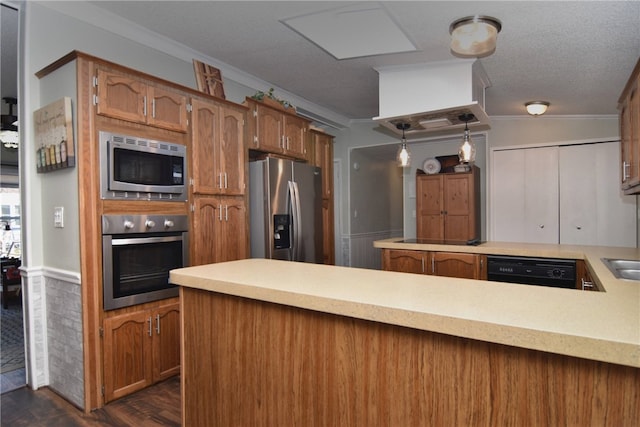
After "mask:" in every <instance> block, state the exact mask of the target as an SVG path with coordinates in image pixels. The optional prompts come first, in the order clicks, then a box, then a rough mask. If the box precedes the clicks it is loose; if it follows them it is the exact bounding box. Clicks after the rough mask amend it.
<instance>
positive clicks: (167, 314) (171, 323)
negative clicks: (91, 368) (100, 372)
mask: <svg viewBox="0 0 640 427" xmlns="http://www.w3.org/2000/svg"><path fill="white" fill-rule="evenodd" d="M123 311H124V312H123V314H116V315H113V316H111V317H107V318H106V319H105V320H104V401H105V403H106V402H109V401H111V400H115V399H118V398H120V397H123V396H126V395H128V394H131V393H133V392H135V391H138V390H141V389H143V388H145V387H148V386H150V385H151V384H154V383H156V382H158V381H162V380H164V379H166V378H169V377H170V376H173V375H177V374H179V373H180V304H179V303H178V302H175V301H173V302H171V303H159V304H157V305H156V306H153V307H149V306H148V305H147V306H145V308H144V309H142V310H137V311H130V310H123Z"/></svg>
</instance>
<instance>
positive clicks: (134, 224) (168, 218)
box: [102, 215, 189, 235]
mask: <svg viewBox="0 0 640 427" xmlns="http://www.w3.org/2000/svg"><path fill="white" fill-rule="evenodd" d="M188 227H189V219H188V217H187V215H103V216H102V234H103V235H105V234H134V233H135V234H137V233H168V232H174V231H187V230H188Z"/></svg>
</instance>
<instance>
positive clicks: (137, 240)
mask: <svg viewBox="0 0 640 427" xmlns="http://www.w3.org/2000/svg"><path fill="white" fill-rule="evenodd" d="M182 240H183V238H182V235H180V236H163V237H132V238H127V239H119V238H117V237H114V238H112V240H111V245H112V246H123V245H139V244H145V243H165V242H180V241H182Z"/></svg>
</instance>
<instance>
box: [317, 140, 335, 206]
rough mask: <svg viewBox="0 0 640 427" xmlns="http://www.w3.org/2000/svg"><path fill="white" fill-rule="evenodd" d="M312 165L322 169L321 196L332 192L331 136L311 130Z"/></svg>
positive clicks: (329, 195)
mask: <svg viewBox="0 0 640 427" xmlns="http://www.w3.org/2000/svg"><path fill="white" fill-rule="evenodd" d="M313 145H314V147H313V149H314V165H315V166H318V167H319V168H320V169H322V197H323V198H325V199H328V198H331V197H332V194H333V138H332V137H331V136H330V135H325V134H321V133H318V132H313Z"/></svg>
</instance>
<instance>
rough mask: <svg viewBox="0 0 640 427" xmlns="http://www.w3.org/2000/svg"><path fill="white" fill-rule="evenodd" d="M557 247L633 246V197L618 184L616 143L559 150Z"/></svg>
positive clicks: (618, 149)
mask: <svg viewBox="0 0 640 427" xmlns="http://www.w3.org/2000/svg"><path fill="white" fill-rule="evenodd" d="M559 150H560V169H559V170H560V244H571V245H597V246H626V247H635V246H636V197H635V196H625V195H624V194H623V193H622V190H621V189H620V185H619V182H618V177H619V172H618V171H617V170H616V168H615V166H614V165H619V164H620V157H619V156H620V145H619V143H618V142H606V143H599V144H582V145H571V146H564V147H560V149H559Z"/></svg>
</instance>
